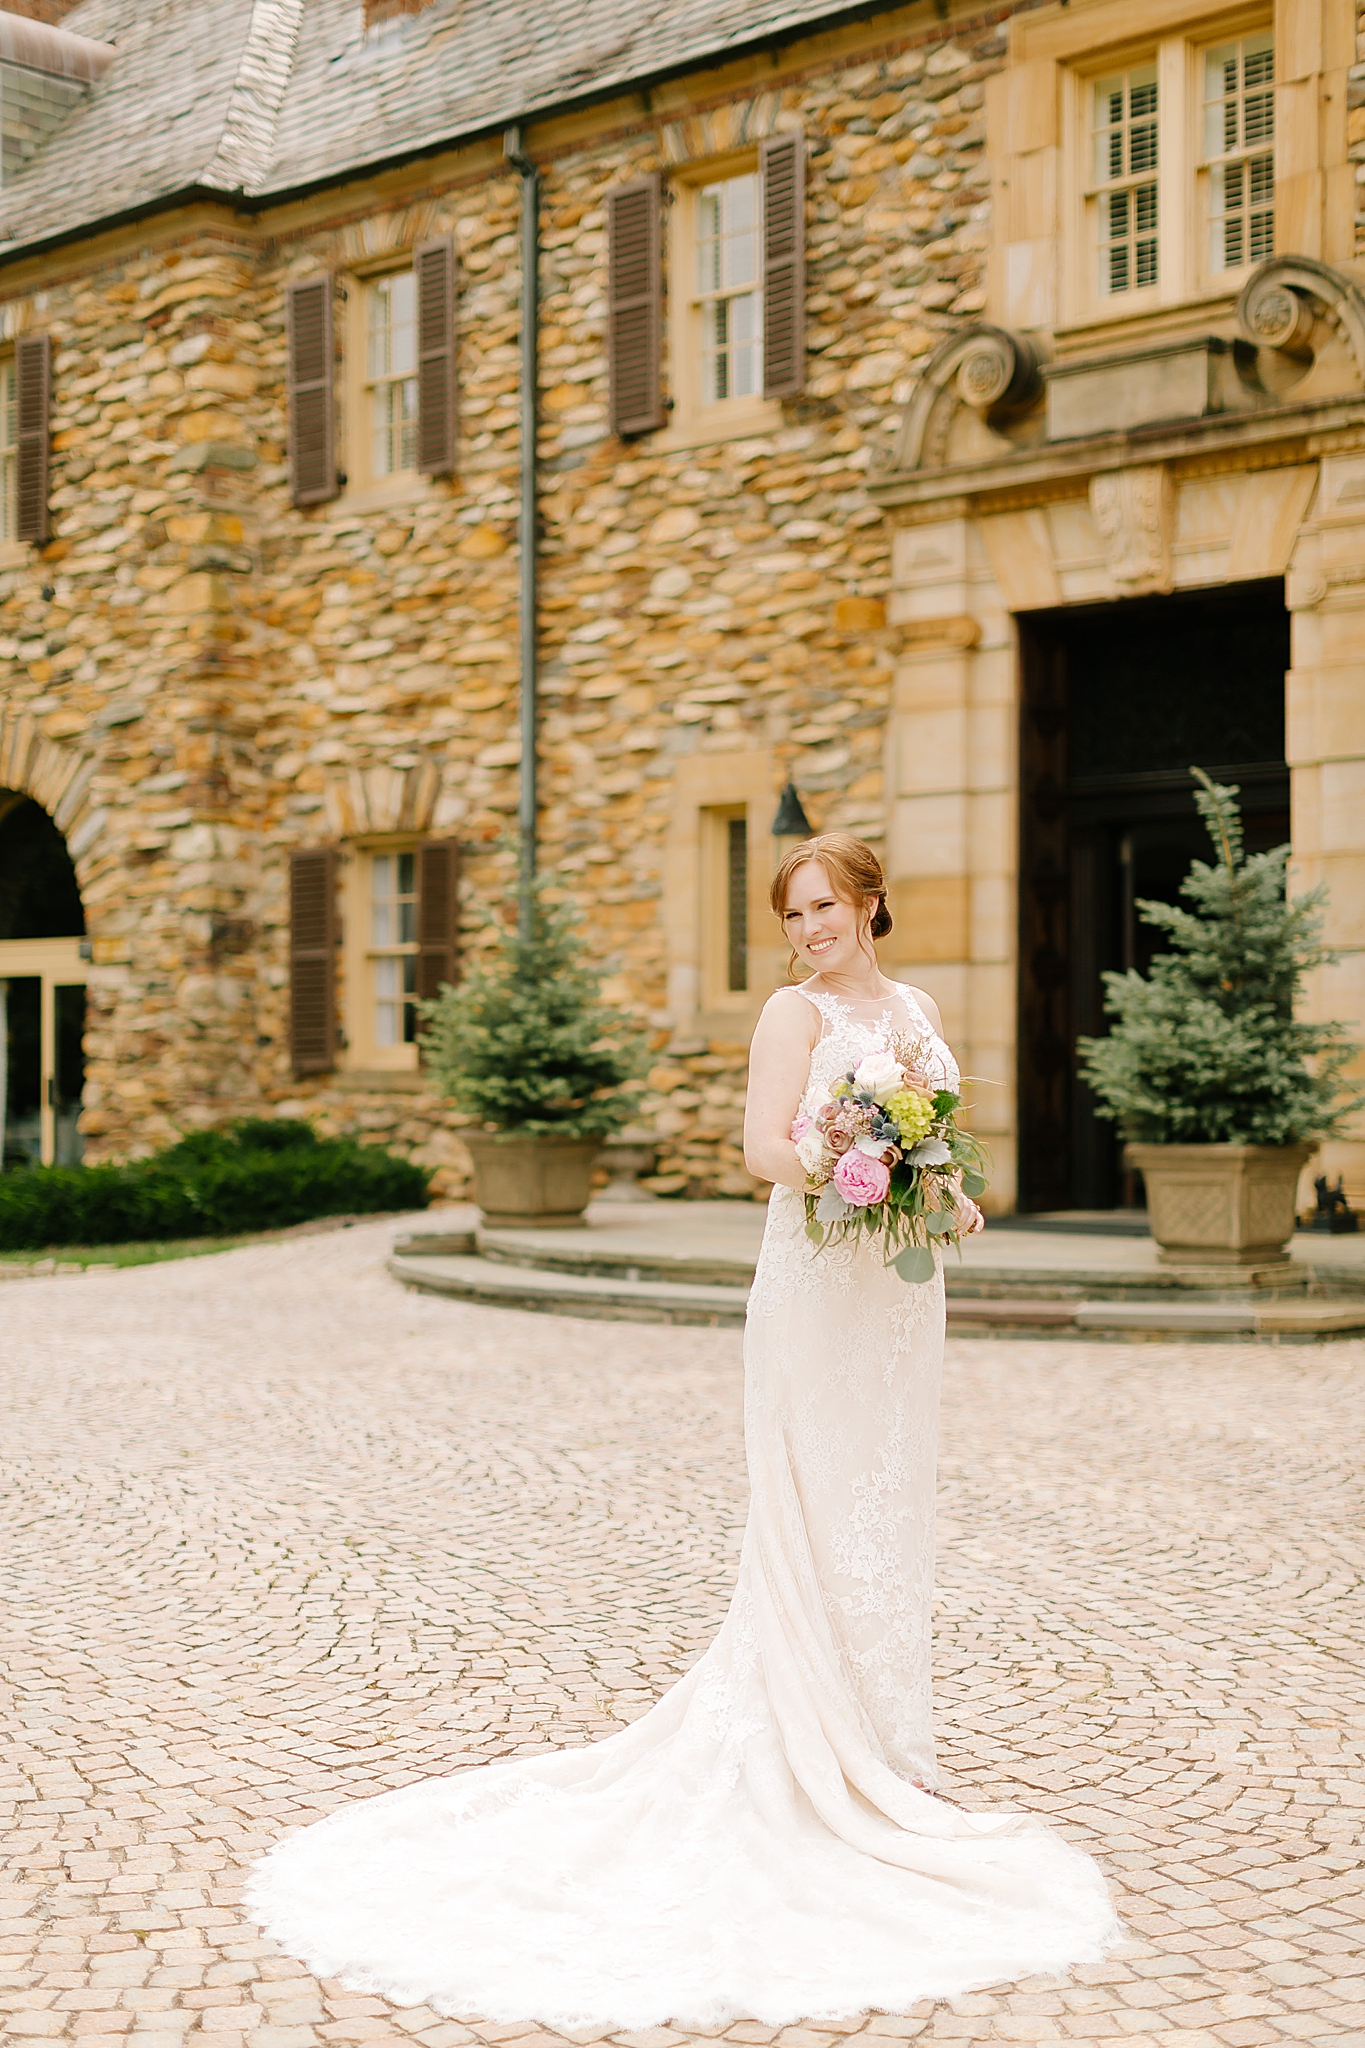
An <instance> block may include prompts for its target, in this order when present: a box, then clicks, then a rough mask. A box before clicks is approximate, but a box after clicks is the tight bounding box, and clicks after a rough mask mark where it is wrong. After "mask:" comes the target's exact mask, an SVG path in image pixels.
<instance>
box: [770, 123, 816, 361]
mask: <svg viewBox="0 0 1365 2048" xmlns="http://www.w3.org/2000/svg"><path fill="white" fill-rule="evenodd" d="M759 170H760V173H761V176H762V183H763V396H764V397H765V398H795V397H796V395H797V394H798V392H801V391H804V390H805V388H806V138H805V137H804V135H774V136H771V137H770V138H769V140H768V141H767V142H765V143H763V144H762V146H761V148H760V151H759Z"/></svg>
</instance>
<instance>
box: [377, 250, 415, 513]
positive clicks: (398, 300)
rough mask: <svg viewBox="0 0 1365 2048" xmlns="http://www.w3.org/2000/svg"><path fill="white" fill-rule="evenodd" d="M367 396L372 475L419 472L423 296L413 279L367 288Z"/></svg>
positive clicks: (406, 273) (385, 280)
mask: <svg viewBox="0 0 1365 2048" xmlns="http://www.w3.org/2000/svg"><path fill="white" fill-rule="evenodd" d="M365 393H366V407H367V411H368V414H369V425H370V475H371V476H372V477H384V476H397V475H398V474H399V473H400V472H401V471H403V470H410V469H415V468H416V467H417V294H416V285H415V280H414V277H413V273H412V272H411V271H410V270H400V271H396V272H395V273H394V274H393V276H392V277H381V278H376V279H375V280H374V282H373V283H371V284H368V285H366V287H365Z"/></svg>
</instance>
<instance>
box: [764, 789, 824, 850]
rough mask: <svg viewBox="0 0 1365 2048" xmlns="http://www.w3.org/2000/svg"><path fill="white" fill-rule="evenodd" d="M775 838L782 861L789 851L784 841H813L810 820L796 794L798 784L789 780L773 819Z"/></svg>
mask: <svg viewBox="0 0 1365 2048" xmlns="http://www.w3.org/2000/svg"><path fill="white" fill-rule="evenodd" d="M772 830H773V838H774V839H775V841H776V842H777V858H778V859H779V860H781V858H782V856H783V854H784V853H785V852H786V851H787V849H786V847H785V845H784V844H783V841H784V840H788V839H790V840H793V841H795V840H799V839H811V838H813V837H814V836H815V835H814V830H813V828H812V825H811V822H810V819H809V818H808V817H807V816H806V813H805V811H804V810H803V809H802V807H801V799H800V797H799V796H798V795H797V794H796V784H795V783H794V782H792V781H791V780H790V778H789V779H788V782H787V786H786V788H785V789H784V790H783V792H782V794H781V796H780V797H779V799H778V804H777V816H776V817H775V818H774V819H773V827H772Z"/></svg>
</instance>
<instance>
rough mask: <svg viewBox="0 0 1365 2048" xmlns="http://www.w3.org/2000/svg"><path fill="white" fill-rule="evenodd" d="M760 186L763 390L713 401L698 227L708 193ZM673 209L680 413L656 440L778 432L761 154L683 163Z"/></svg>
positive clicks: (694, 442)
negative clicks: (766, 342) (769, 393)
mask: <svg viewBox="0 0 1365 2048" xmlns="http://www.w3.org/2000/svg"><path fill="white" fill-rule="evenodd" d="M742 177H752V178H754V179H756V180H757V181H758V188H759V189H758V201H759V205H758V232H757V241H758V266H757V269H758V274H757V278H756V281H755V285H754V290H755V292H756V294H757V297H758V309H759V333H758V348H757V356H758V375H757V384H758V389H757V390H756V391H755V392H754V393H753V394H752V396H750V395H745V396H741V397H738V398H722V399H712V400H708V399H707V396H706V392H705V388H704V383H703V359H704V343H703V316H702V307H703V304H704V303H705V301H706V299H707V297H708V296H709V295H708V294H705V293H703V292H702V291H701V290H700V289H699V276H698V229H699V220H700V208H701V200H702V194H703V193H704V192H705V190H706V188H707V187H708V186H712V185H723V184H726V183H728V182H729V180H730V179H731V178H742ZM669 199H670V205H669V207H668V278H669V317H668V350H667V354H666V358H665V364H666V371H667V376H668V396H669V399H670V401H671V405H672V410H671V412H670V414H669V423H668V426H667V427H666V428H665V429H664V431H663V432H662V433H661V434H660V435H658V436H657V437H656V438H655V439H654V440H653V441H652V442H651V443H650V446H651V447H652V448H655V449H657V450H658V451H660V452H666V451H667V450H668V449H670V448H695V447H699V446H704V445H705V444H707V443H710V442H715V441H734V440H743V439H747V438H748V437H750V436H751V435H758V434H772V433H776V432H777V430H778V429H779V428H780V427H781V425H782V401H781V400H780V399H777V398H765V397H764V396H763V345H762V334H763V324H762V322H763V257H762V247H763V244H762V233H763V217H762V203H763V202H762V179H761V176H760V173H759V163H758V151H757V149H756V148H755V149H744V150H733V151H731V152H729V153H728V154H727V155H725V156H719V157H712V158H708V159H707V160H705V161H704V162H699V163H691V164H682V165H679V166H677V167H676V168H675V169H674V170H673V171H672V173H671V174H670V180H669Z"/></svg>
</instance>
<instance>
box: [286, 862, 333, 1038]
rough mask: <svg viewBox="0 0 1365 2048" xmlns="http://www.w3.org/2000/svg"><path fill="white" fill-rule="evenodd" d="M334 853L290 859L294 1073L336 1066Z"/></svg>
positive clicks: (290, 995)
mask: <svg viewBox="0 0 1365 2048" xmlns="http://www.w3.org/2000/svg"><path fill="white" fill-rule="evenodd" d="M336 937H337V925H336V855H335V854H334V853H333V851H332V849H331V847H330V846H324V847H320V848H318V849H317V851H316V852H313V851H310V852H308V853H291V854H290V856H289V1051H290V1056H291V1058H292V1060H293V1063H294V1072H295V1074H326V1073H328V1072H330V1070H331V1068H332V1067H333V1066H334V1065H335V1064H336Z"/></svg>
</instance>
